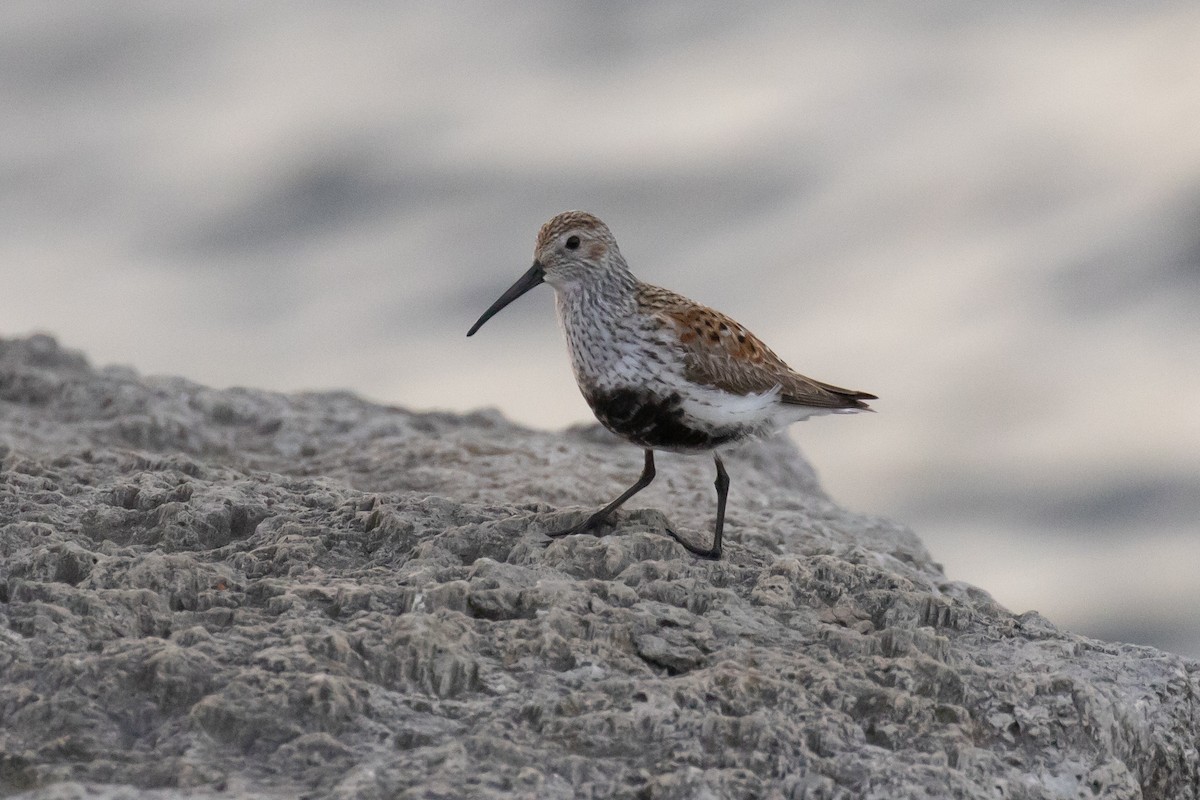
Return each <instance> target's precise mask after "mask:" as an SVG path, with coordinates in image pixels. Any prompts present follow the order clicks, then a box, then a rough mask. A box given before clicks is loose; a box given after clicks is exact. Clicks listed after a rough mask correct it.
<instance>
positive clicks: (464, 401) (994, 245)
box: [0, 0, 1200, 656]
mask: <svg viewBox="0 0 1200 800" xmlns="http://www.w3.org/2000/svg"><path fill="white" fill-rule="evenodd" d="M754 9H755V10H754V11H753V12H750V11H747V10H745V9H742V8H738V7H737V4H730V3H726V2H707V3H706V2H674V3H653V4H642V3H634V2H622V3H618V2H603V3H601V2H596V3H550V2H546V3H534V2H526V3H520V4H517V3H511V4H507V5H501V4H494V3H486V2H479V3H432V2H431V3H425V4H421V3H406V4H393V3H384V2H378V3H371V2H359V3H354V4H344V3H325V4H321V3H308V4H290V5H288V6H287V7H286V8H279V7H277V6H275V5H272V4H240V3H220V2H217V3H177V2H158V1H155V2H107V3H95V4H76V3H63V4H48V3H45V2H43V1H42V0H36V1H35V2H26V3H21V2H13V3H6V4H5V13H4V15H3V17H2V18H0V104H2V107H3V114H2V115H0V229H2V230H3V235H2V236H0V276H2V278H3V280H2V282H0V335H9V336H11V335H16V334H23V333H28V332H31V331H35V330H38V331H46V332H50V333H53V334H54V335H56V336H57V337H59V339H60V341H62V343H63V344H64V345H65V346H68V347H75V348H81V349H83V350H84V351H86V352H87V353H88V355H89V357H90V358H91V359H92V360H93V362H94V363H97V364H108V363H121V364H129V365H132V366H134V367H136V368H137V369H138V370H140V371H142V372H144V373H169V374H179V375H183V376H186V377H188V378H191V379H193V380H196V381H199V382H203V383H206V384H210V385H214V386H230V385H247V386H254V387H261V388H270V389H277V390H283V391H292V390H301V389H322V388H349V389H352V390H354V391H356V392H359V393H361V394H363V395H365V396H367V397H369V398H371V399H374V400H377V401H381V402H385V403H390V404H395V405H402V406H406V407H411V408H415V409H434V408H437V409H452V410H466V409H473V408H478V407H482V406H496V407H499V408H500V409H502V410H503V411H504V413H505V414H507V415H508V416H509V417H511V418H513V419H515V420H517V421H519V422H521V423H524V424H527V425H531V426H536V427H540V428H554V427H561V426H564V425H567V424H570V423H574V422H579V421H584V420H588V419H590V415H589V412H588V409H587V407H586V405H585V404H584V402H583V400H582V399H581V398H580V396H579V394H578V391H577V390H576V388H575V385H574V382H573V379H572V377H571V373H570V369H569V367H568V364H567V358H566V353H565V348H564V346H563V343H562V340H561V336H560V334H559V333H558V331H557V329H556V324H555V321H554V313H553V302H552V294H553V293H552V291H551V290H550V289H549V288H543V289H539V290H538V291H535V292H533V293H531V294H530V295H528V296H527V297H525V298H522V299H521V300H520V301H519V302H518V303H516V304H514V305H513V306H511V307H510V308H509V309H507V310H506V311H505V312H504V313H503V314H501V315H500V316H498V317H497V318H495V319H494V320H493V321H492V322H490V323H488V325H487V327H486V328H484V329H483V331H482V332H481V333H480V334H479V335H478V336H476V337H474V338H473V339H470V340H468V339H466V338H465V336H464V334H465V332H466V329H467V327H468V326H469V325H470V324H471V323H472V322H473V321H474V320H475V318H476V317H477V316H478V315H479V313H480V312H481V311H483V309H484V308H486V307H487V306H488V305H489V304H490V303H491V302H492V301H493V300H494V299H495V298H496V297H497V296H498V295H499V294H500V292H501V291H503V290H504V289H505V288H506V287H507V286H508V285H509V284H510V283H511V282H512V281H513V280H514V279H515V278H516V277H517V276H519V275H520V274H521V273H522V272H523V271H524V270H525V269H526V268H527V267H528V266H529V262H530V260H531V257H532V248H533V242H534V236H535V235H536V232H537V229H538V227H539V226H540V225H541V223H542V222H543V221H544V220H545V219H547V218H548V217H550V216H551V215H552V214H554V213H556V212H558V211H562V210H565V209H569V208H580V209H586V210H590V211H593V212H595V213H596V214H598V215H599V216H600V217H601V218H603V219H604V220H605V221H606V222H608V223H609V225H610V226H611V227H612V229H613V231H614V232H615V234H616V236H617V238H618V240H619V241H620V243H621V247H622V250H623V252H624V253H625V255H626V257H627V258H628V259H629V261H630V263H631V264H632V266H633V268H634V271H635V272H636V273H637V274H638V275H639V277H641V278H643V279H644V280H647V281H649V282H651V283H657V284H660V285H665V286H668V287H670V288H672V289H674V290H676V291H679V292H681V293H683V294H686V295H688V296H690V297H693V298H694V299H696V300H699V301H701V302H704V303H708V304H710V305H713V306H716V307H718V308H720V309H721V310H723V311H725V312H727V313H729V314H731V315H732V316H734V317H735V318H737V319H738V320H740V321H741V322H743V323H745V324H746V325H747V326H749V327H750V328H751V329H752V330H754V331H755V332H756V333H758V334H759V335H760V336H761V337H762V338H764V339H765V340H766V341H767V342H768V343H769V344H770V345H771V346H772V347H773V348H774V349H775V350H776V351H777V352H778V353H779V354H780V355H782V356H783V357H784V358H785V359H787V360H788V361H789V362H790V363H791V364H792V365H793V366H794V367H796V368H797V369H799V370H800V371H801V372H804V373H806V374H809V375H812V376H814V377H816V378H819V379H821V380H825V381H829V382H832V383H837V384H840V385H846V386H851V387H854V388H859V389H864V390H869V391H871V392H874V393H876V394H878V395H879V396H880V397H881V400H880V401H879V402H878V403H876V404H875V405H876V407H877V408H878V409H879V411H880V412H881V413H879V414H875V415H870V416H868V415H860V416H858V417H854V418H826V419H817V420H813V421H811V422H808V423H805V424H803V425H798V426H795V427H793V428H792V429H791V432H790V435H791V436H793V437H794V438H795V439H796V440H797V441H798V442H799V443H800V445H801V447H802V448H803V449H804V451H805V453H806V454H807V455H808V457H809V458H810V459H811V460H812V461H813V462H814V464H815V465H816V467H817V469H818V471H819V472H820V473H821V475H822V478H823V480H824V483H825V485H826V488H827V489H828V491H829V492H830V493H831V494H832V495H833V496H834V497H835V498H836V499H838V500H839V501H840V502H842V503H843V504H845V505H847V506H849V507H851V508H853V509H855V510H859V511H864V512H871V513H878V514H881V515H885V516H887V517H892V518H897V519H901V520H904V521H906V522H908V523H910V524H911V525H912V526H913V527H914V528H915V529H916V530H917V532H918V533H919V534H920V535H921V537H922V538H923V539H924V541H925V542H926V544H927V545H928V547H929V548H930V550H931V551H932V552H933V554H934V556H935V557H936V558H937V559H938V560H940V561H941V562H942V563H943V564H944V565H945V568H946V571H947V573H948V574H949V575H950V576H951V577H953V578H957V579H962V580H966V581H970V582H972V583H975V584H978V585H980V586H982V587H984V588H986V589H987V590H989V591H990V592H991V593H993V594H994V595H995V597H996V598H997V599H998V600H1000V601H1001V602H1002V603H1004V604H1005V605H1007V606H1008V607H1010V608H1011V609H1013V610H1014V611H1018V612H1020V611H1025V610H1028V609H1031V608H1036V609H1038V610H1039V611H1041V612H1042V613H1044V614H1045V615H1047V616H1048V617H1049V618H1051V619H1052V620H1053V621H1055V622H1056V623H1058V624H1060V625H1063V626H1065V627H1068V628H1072V629H1074V630H1077V631H1079V632H1083V633H1087V634H1090V635H1094V636H1097V637H1101V638H1110V639H1120V640H1127V641H1133V642H1144V643H1151V644H1154V645H1156V646H1159V647H1162V648H1165V649H1168V650H1173V651H1176V652H1179V653H1184V654H1190V655H1193V656H1200V613H1197V612H1198V607H1200V46H1198V45H1197V42H1200V5H1197V4H1195V3H1189V2H1181V3H1175V4H1171V3H1138V4H1124V3H1107V2H1099V3H1098V2H1095V0H1077V1H1075V2H1061V3H1053V4H1049V3H1032V2H1029V3H1003V4H1001V3H992V4H978V3H971V4H966V3H954V2H945V3H919V2H909V3H886V4H876V5H871V6H867V7H862V6H856V7H854V8H851V7H849V6H846V5H844V4H842V3H839V2H832V1H831V2H823V3H804V4H800V3H794V2H783V1H782V0H780V1H779V2H774V3H760V4H756V5H755V6H754ZM617 488H620V487H614V490H616V489H617ZM734 491H735V493H736V478H735V490H734Z"/></svg>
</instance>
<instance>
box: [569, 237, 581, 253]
mask: <svg viewBox="0 0 1200 800" xmlns="http://www.w3.org/2000/svg"><path fill="white" fill-rule="evenodd" d="M567 249H568V250H578V249H579V237H578V236H568V237H567Z"/></svg>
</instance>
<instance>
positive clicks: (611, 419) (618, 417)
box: [584, 389, 745, 450]
mask: <svg viewBox="0 0 1200 800" xmlns="http://www.w3.org/2000/svg"><path fill="white" fill-rule="evenodd" d="M584 398H585V399H586V400H587V402H588V405H589V406H591V407H592V413H594V414H595V415H596V419H598V420H600V424H601V425H603V426H604V427H606V428H608V429H609V430H610V431H612V432H613V433H615V434H617V435H618V436H624V437H625V438H626V439H629V440H630V441H632V442H633V443H634V444H639V445H641V446H642V447H666V448H676V447H677V448H685V449H692V448H694V449H697V450H707V449H710V448H713V447H716V446H718V445H722V444H725V443H726V442H731V441H733V440H734V439H739V438H741V437H742V436H743V435H745V432H744V431H743V430H742V429H741V428H740V427H732V428H708V427H697V426H695V425H690V424H688V423H686V422H684V419H683V404H682V402H681V400H680V397H679V394H678V393H671V394H669V395H661V394H654V393H652V392H647V391H644V390H637V389H610V390H593V391H589V392H585V393H584Z"/></svg>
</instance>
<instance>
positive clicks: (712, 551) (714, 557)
mask: <svg viewBox="0 0 1200 800" xmlns="http://www.w3.org/2000/svg"><path fill="white" fill-rule="evenodd" d="M666 532H667V535H668V536H670V537H671V538H672V539H674V540H675V541H677V542H679V543H680V544H681V545H683V549H684V550H687V551H688V552H689V553H691V554H692V555H694V556H697V557H699V558H707V559H708V560H709V561H719V560H720V559H721V546H720V545H717V546H715V547H710V548H709V549H708V550H702V549H700V548H699V547H696V546H695V545H692V544H688V542H687V541H685V540H684V538H683V537H682V536H680V535H679V534H678V533H676V532H675V531H673V530H671V529H670V528H667V529H666Z"/></svg>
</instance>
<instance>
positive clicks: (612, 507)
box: [546, 448, 654, 537]
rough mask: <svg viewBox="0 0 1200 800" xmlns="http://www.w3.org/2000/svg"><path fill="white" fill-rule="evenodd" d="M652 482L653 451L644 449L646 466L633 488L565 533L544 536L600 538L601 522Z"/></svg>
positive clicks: (558, 532)
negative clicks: (587, 534)
mask: <svg viewBox="0 0 1200 800" xmlns="http://www.w3.org/2000/svg"><path fill="white" fill-rule="evenodd" d="M652 480H654V451H653V450H651V449H649V448H647V449H646V466H645V467H643V468H642V476H641V477H640V478H638V479H637V483H635V484H634V485H633V486H630V487H629V488H628V489H626V490H625V493H624V494H622V495H621V496H620V497H618V498H617V499H616V500H613V501H612V502H611V503H609V504H608V505H606V506H605V507H604V508H602V509H600V510H599V511H597V512H596V513H595V514H592V515H591V516H590V517H588V518H587V519H586V520H584V521H583V522H581V523H580V524H578V525H576V526H575V527H573V528H568V529H567V530H565V531H557V532H555V533H547V534H546V535H547V536H551V537H558V536H569V535H570V534H572V533H586V532H588V531H591V532H592V533H594V534H595V535H596V536H601V535H602V534H599V533H596V530H595V529H596V528H597V527H598V526H599V525H600V524H601V523H602V522H604V521H605V520H606V519H608V518H609V516H611V515H612V513H613V512H614V511H616V510H617V509H618V508H620V507H621V504H622V503H624V502H625V501H626V500H628V499H629V498H631V497H633V496H634V495H635V494H637V493H638V492H640V491H641V490H642V489H645V488H646V487H647V486H649V485H650V481H652Z"/></svg>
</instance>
